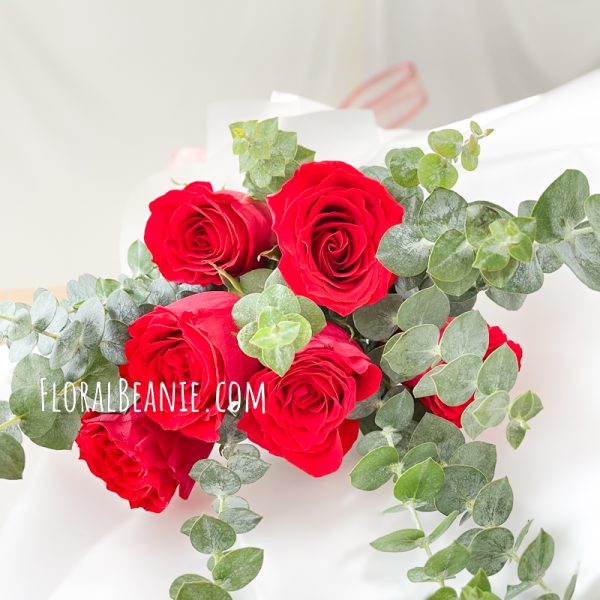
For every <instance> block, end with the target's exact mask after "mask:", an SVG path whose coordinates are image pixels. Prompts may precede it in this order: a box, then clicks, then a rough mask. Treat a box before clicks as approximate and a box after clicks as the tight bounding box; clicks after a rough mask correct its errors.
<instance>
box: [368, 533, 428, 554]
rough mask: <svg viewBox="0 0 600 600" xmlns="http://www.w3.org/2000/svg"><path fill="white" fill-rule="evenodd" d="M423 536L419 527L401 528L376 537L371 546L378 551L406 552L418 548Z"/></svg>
mask: <svg viewBox="0 0 600 600" xmlns="http://www.w3.org/2000/svg"><path fill="white" fill-rule="evenodd" d="M424 536H425V534H424V532H423V531H421V530H420V529H401V530H399V531H394V532H393V533H388V534H387V535H384V536H382V537H380V538H377V539H376V540H375V541H373V542H371V546H373V548H375V550H379V551H380V552H408V551H409V550H414V549H415V548H418V547H419V542H420V540H422V539H423V537H424Z"/></svg>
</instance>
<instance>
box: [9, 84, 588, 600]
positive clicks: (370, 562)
mask: <svg viewBox="0 0 600 600" xmlns="http://www.w3.org/2000/svg"><path fill="white" fill-rule="evenodd" d="M598 106H600V72H596V73H593V74H591V75H589V76H587V77H584V78H582V79H579V80H577V81H575V82H573V83H571V84H569V85H567V86H564V87H562V88H560V89H558V90H556V91H553V92H550V93H548V94H545V95H544V96H541V97H537V98H533V99H529V100H526V101H523V102H521V103H515V104H513V105H510V106H507V107H500V108H498V109H496V110H492V111H488V112H486V113H484V114H482V115H477V116H476V120H477V121H478V122H480V123H481V125H482V126H484V127H494V128H495V132H494V133H493V135H492V136H491V137H490V138H488V139H486V140H484V142H483V148H482V155H481V162H480V167H479V168H478V170H477V171H476V172H475V173H461V176H460V180H459V184H458V186H457V191H459V192H460V193H462V194H464V195H465V196H466V197H467V198H468V199H469V200H475V199H483V198H485V199H487V200H491V201H495V202H499V203H501V204H503V205H505V206H506V207H507V208H510V209H516V207H517V205H518V203H519V201H521V200H524V199H533V198H537V197H539V195H540V193H541V192H542V191H543V190H544V189H545V187H546V186H547V185H548V184H549V183H550V182H551V181H552V180H553V179H554V178H555V177H557V176H558V175H559V174H560V173H562V171H563V170H564V169H565V168H568V167H569V168H579V169H582V170H583V171H584V172H586V174H587V175H588V177H589V178H590V183H591V186H592V189H593V190H595V191H600V140H598V131H600V111H598ZM275 115H279V116H280V117H281V126H282V128H284V129H291V130H295V131H298V134H299V140H300V141H301V143H303V144H305V145H307V146H310V147H312V148H314V149H316V150H317V158H319V159H324V158H328V159H334V158H335V159H342V160H346V161H348V162H351V163H353V164H355V165H357V166H358V165H361V164H376V163H381V162H382V161H383V157H384V156H385V152H386V150H387V149H389V148H392V147H394V146H397V145H413V144H414V145H421V146H424V144H425V140H426V133H425V132H408V131H392V132H390V131H381V130H378V129H377V128H376V126H375V123H374V120H373V118H372V116H371V115H370V114H369V113H365V112H361V111H353V112H340V111H336V110H331V109H328V108H327V107H323V106H321V105H318V104H316V103H314V102H311V101H309V100H305V99H302V98H297V97H294V96H288V95H281V94H275V95H274V96H273V98H272V101H271V102H269V103H257V104H255V105H252V106H250V105H236V104H230V105H220V106H215V107H213V108H211V110H210V111H209V124H210V131H209V137H208V140H209V145H208V148H207V160H206V161H204V162H202V163H195V164H188V165H186V166H180V167H177V168H174V169H171V170H170V171H169V170H167V171H165V172H163V173H160V174H158V175H156V176H154V177H153V178H151V179H149V180H148V181H146V182H144V183H143V184H142V185H141V186H140V188H139V190H138V192H137V194H136V196H135V197H134V198H133V199H132V201H131V203H130V204H129V206H128V207H127V208H126V216H125V219H124V223H123V236H122V237H123V249H124V250H125V249H126V247H127V245H128V244H129V243H130V241H131V240H133V239H135V238H136V237H141V235H142V234H143V227H144V223H145V220H146V218H147V204H148V202H149V201H150V200H151V199H153V198H154V197H156V196H157V195H159V194H160V193H162V192H164V191H166V190H167V189H169V187H171V182H170V179H169V178H170V177H171V176H172V177H173V178H174V179H176V180H178V181H191V180H193V179H199V178H202V179H208V180H211V181H212V182H213V184H214V185H215V186H216V187H220V186H221V185H226V186H228V187H239V184H240V181H239V177H235V173H236V171H237V165H236V163H235V159H233V158H232V157H231V156H230V155H229V132H228V130H227V124H228V123H229V122H232V121H235V120H240V119H247V118H265V117H267V116H275ZM461 126H462V128H464V129H466V128H467V127H468V122H467V121H465V123H463V124H461ZM478 308H479V309H480V310H481V311H482V313H483V315H484V316H485V317H486V319H487V320H488V321H489V322H491V323H495V324H498V325H501V326H502V327H503V328H504V329H505V331H506V332H507V333H508V334H509V336H510V337H511V338H512V339H515V340H516V341H518V342H520V343H521V345H522V346H523V349H524V359H523V369H522V371H521V375H520V377H519V380H518V384H517V386H518V389H519V390H526V389H529V388H531V389H534V390H535V391H536V392H537V393H539V395H540V396H541V398H542V401H543V402H544V405H545V410H544V411H543V412H542V413H541V414H540V415H539V416H538V417H536V419H535V420H534V421H533V422H532V425H533V429H532V431H530V432H529V433H528V435H527V437H526V439H525V441H524V443H523V445H522V447H521V448H520V449H519V450H518V451H516V452H515V451H513V450H512V449H511V448H510V447H509V446H508V444H507V443H506V441H505V440H504V439H503V431H502V429H498V430H497V431H492V432H488V434H487V438H486V439H488V440H490V441H493V442H495V443H497V444H498V454H499V457H498V458H499V460H498V469H497V475H498V476H502V475H508V477H509V479H510V481H511V484H512V486H513V488H514V491H515V508H514V512H513V515H512V516H511V518H510V520H509V523H508V526H509V527H511V528H512V529H513V530H515V531H516V530H518V529H520V527H521V526H522V525H523V524H524V523H525V521H526V520H527V519H528V518H530V517H535V519H536V521H535V523H534V525H533V527H532V532H535V531H536V530H537V528H539V527H544V528H545V529H547V530H548V531H549V532H550V533H551V534H552V535H553V536H554V538H555V540H556V558H555V564H554V565H553V568H552V569H551V571H550V573H549V575H548V576H547V578H546V581H547V583H548V584H549V586H550V587H552V588H553V589H555V590H556V591H562V589H563V588H564V586H566V583H567V581H568V579H569V578H570V576H571V574H572V573H573V572H574V570H576V569H577V568H578V567H579V570H580V584H579V586H578V592H577V593H576V596H575V597H576V598H581V599H582V600H583V599H585V600H592V599H593V598H596V597H598V591H597V590H598V589H599V588H600V572H599V571H598V568H597V559H598V556H600V515H599V513H598V509H597V507H598V505H599V503H600V502H599V501H600V484H599V483H598V477H597V475H596V473H597V457H598V455H599V453H600V436H599V435H598V424H599V423H600V394H599V392H598V386H597V370H598V364H599V359H600V342H599V340H600V335H599V334H600V294H598V293H594V292H592V291H590V290H588V289H587V288H585V287H584V286H583V284H581V283H579V282H578V281H577V280H576V279H575V277H574V276H573V275H572V274H571V273H570V272H569V271H568V270H567V269H566V268H563V269H561V270H560V271H559V272H557V273H555V274H553V275H550V276H547V278H546V283H545V285H544V288H543V289H542V290H541V291H540V292H538V293H537V294H534V295H533V296H531V297H530V298H528V299H527V301H526V303H525V306H524V307H523V309H522V310H520V311H518V312H516V313H508V312H506V311H505V310H503V309H501V308H499V307H497V306H495V305H493V304H492V303H491V302H489V301H488V300H487V299H486V298H482V299H481V301H480V302H479V305H478ZM1 360H2V367H1V368H2V374H3V378H4V380H6V377H7V375H6V369H7V367H6V364H7V363H6V356H5V355H2V359H1ZM0 391H4V393H5V394H6V390H2V389H0ZM26 445H27V458H28V467H27V471H26V474H25V480H24V481H23V482H0V510H1V512H0V527H1V530H0V582H1V583H0V586H1V587H0V589H1V590H2V598H4V597H6V598H10V599H11V600H38V599H48V600H79V599H80V598H81V597H85V598H86V599H87V600H106V599H107V598H110V599H111V600H125V599H127V600H130V599H131V598H144V599H145V600H164V599H165V598H166V597H167V589H168V586H169V584H170V582H171V580H172V579H173V578H174V577H175V576H177V575H178V574H181V573H184V572H200V573H202V572H203V568H204V562H205V561H204V558H203V557H202V556H201V555H199V554H197V553H196V552H195V551H194V550H193V549H192V548H191V546H190V545H189V542H188V540H187V538H185V537H184V536H183V535H181V534H179V533H178V529H179V526H180V525H181V523H182V522H183V521H184V520H185V519H186V518H187V517H189V516H191V515H193V514H198V513H201V512H202V511H203V510H205V509H206V508H207V505H208V499H207V498H206V497H205V496H203V494H202V493H201V492H200V491H199V490H195V491H194V493H193V494H192V496H191V499H190V500H189V501H188V502H183V501H180V500H179V499H175V500H174V501H173V503H172V505H171V506H170V507H169V508H168V509H167V511H166V512H165V513H163V514H161V515H153V514H147V513H144V512H142V511H130V510H129V508H128V506H127V504H126V503H125V502H124V501H122V500H120V499H119V498H118V497H117V496H115V495H114V494H111V493H108V492H106V491H105V490H104V489H103V485H102V482H101V481H99V480H97V479H96V478H94V477H93V476H92V475H91V474H90V473H89V472H88V471H87V468H86V466H85V464H83V463H82V462H80V461H77V460H76V459H77V453H76V451H73V452H71V453H69V452H65V453H56V452H51V451H45V450H43V449H38V448H36V447H34V446H33V445H32V444H30V443H26ZM269 460H270V462H272V468H271V469H270V471H269V472H268V474H267V475H266V476H265V478H264V479H263V480H261V481H260V482H259V483H257V484H254V485H253V486H248V488H247V489H246V488H245V489H244V490H243V495H244V496H245V497H246V498H247V499H248V500H249V501H250V503H251V506H252V508H253V509H254V510H256V511H257V512H258V513H260V514H262V515H264V517H265V518H264V520H263V522H262V523H261V524H260V525H259V527H258V528H257V529H255V530H254V531H253V532H251V533H249V534H247V535H245V536H243V538H244V539H243V540H241V541H242V543H244V544H248V545H257V546H261V547H264V548H265V566H264V568H263V571H262V572H261V574H260V576H259V578H258V579H257V580H256V581H255V582H253V583H252V584H251V585H250V586H249V587H248V588H247V589H246V590H244V591H242V592H239V593H236V596H235V597H236V598H237V599H239V600H282V599H285V600H325V599H329V598H344V599H345V600H364V598H376V599H377V600H397V599H398V598H403V599H415V600H419V599H421V598H425V597H426V596H427V595H428V593H431V589H430V588H429V587H428V586H418V585H415V584H411V583H409V582H408V581H407V579H406V576H405V572H406V570H407V569H408V568H410V567H413V566H417V565H420V564H423V562H424V559H425V557H424V556H423V555H420V554H419V553H418V552H411V553H408V554H383V553H379V552H376V551H375V550H373V549H371V548H370V547H369V545H368V542H369V541H371V540H373V539H374V538H376V537H378V536H380V535H383V534H385V533H388V532H390V531H392V530H394V529H400V528H403V527H410V526H411V525H410V523H409V522H408V521H407V520H406V516H405V515H403V514H402V513H399V514H395V515H385V516H384V515H382V514H381V512H382V510H383V509H385V508H387V507H388V506H389V505H391V504H392V503H393V498H392V495H391V493H390V491H389V489H388V488H386V489H385V490H379V491H378V492H376V493H366V492H360V491H357V490H354V489H353V488H352V487H351V486H350V482H349V479H348V472H349V471H350V469H351V467H352V465H353V464H354V463H355V462H356V460H357V455H356V453H354V452H351V453H350V454H349V456H348V457H347V458H346V461H345V463H344V466H343V467H342V469H341V470H340V471H339V472H338V473H336V474H334V475H331V476H329V477H326V478H323V479H318V480H316V479H312V478H311V477H309V476H307V475H305V474H304V473H302V472H300V471H299V470H297V469H295V468H294V467H292V466H290V465H288V464H286V463H284V462H283V461H281V460H279V459H276V458H272V459H269ZM425 517H426V518H425V519H424V521H425V524H426V527H427V526H430V524H431V519H430V518H428V517H431V515H425ZM455 527H456V526H455ZM455 527H453V528H452V529H451V532H453V531H454V529H455ZM451 535H452V534H450V536H448V535H447V536H446V539H447V540H449V539H451ZM443 543H444V542H443V540H442V541H441V542H439V546H438V547H440V548H441V547H443ZM463 579H464V578H463ZM496 581H498V582H499V583H503V584H506V583H515V582H516V581H517V578H516V574H515V570H514V568H513V567H509V568H507V569H505V571H503V573H502V574H500V575H498V576H497V577H496ZM527 597H528V596H526V595H525V596H524V598H527ZM531 597H535V595H534V596H531Z"/></svg>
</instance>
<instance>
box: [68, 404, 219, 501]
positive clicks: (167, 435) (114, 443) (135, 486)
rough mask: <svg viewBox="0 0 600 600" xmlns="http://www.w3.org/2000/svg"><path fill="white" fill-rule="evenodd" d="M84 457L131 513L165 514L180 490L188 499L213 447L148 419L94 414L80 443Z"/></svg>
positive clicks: (89, 414) (85, 424)
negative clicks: (198, 467)
mask: <svg viewBox="0 0 600 600" xmlns="http://www.w3.org/2000/svg"><path fill="white" fill-rule="evenodd" d="M75 441H76V442H77V445H78V446H79V451H80V455H79V457H80V458H81V459H82V460H84V461H85V462H86V463H87V464H88V467H89V469H90V471H91V472H92V473H93V474H94V475H96V477H99V478H100V479H103V480H104V481H105V482H106V487H107V488H108V489H109V490H110V491H111V492H115V493H116V494H118V495H119V496H121V498H125V500H129V504H130V505H131V508H143V509H145V510H147V511H150V512H161V511H163V510H164V509H165V508H166V507H167V505H168V504H169V502H170V500H171V498H172V497H173V494H174V493H175V491H176V489H177V487H178V486H179V495H180V496H181V497H182V498H187V497H188V496H189V495H190V492H191V490H192V487H193V485H194V481H193V480H192V479H191V478H190V476H189V475H188V473H189V472H190V469H191V468H192V466H193V465H194V463H195V462H197V461H199V460H201V459H203V458H206V457H207V456H208V455H209V454H210V451H211V448H212V444H207V443H205V442H201V441H199V440H193V439H190V438H186V437H185V436H183V435H181V434H180V433H177V432H173V431H165V430H164V429H162V428H161V427H160V426H159V425H157V424H156V423H155V422H154V421H152V420H151V419H149V418H148V417H147V416H146V415H145V414H143V413H139V412H134V411H133V410H132V409H130V410H129V412H127V413H124V414H111V413H104V414H101V413H96V412H93V411H88V412H87V413H85V415H83V417H82V419H81V430H80V431H79V434H78V436H77V439H76V440H75Z"/></svg>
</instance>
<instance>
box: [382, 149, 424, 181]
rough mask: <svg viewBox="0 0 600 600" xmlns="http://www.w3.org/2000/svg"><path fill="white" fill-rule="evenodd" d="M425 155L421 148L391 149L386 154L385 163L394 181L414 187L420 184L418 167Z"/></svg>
mask: <svg viewBox="0 0 600 600" xmlns="http://www.w3.org/2000/svg"><path fill="white" fill-rule="evenodd" d="M423 155H424V153H423V150H421V149H420V148H402V149H399V150H390V151H389V152H388V153H387V154H386V156H385V164H386V165H387V167H388V169H389V170H390V173H391V175H392V177H393V178H394V181H396V182H397V183H398V184H400V185H401V186H403V187H414V186H416V185H418V184H419V177H418V174H417V168H418V166H419V161H420V160H421V158H422V157H423Z"/></svg>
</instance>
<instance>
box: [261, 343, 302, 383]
mask: <svg viewBox="0 0 600 600" xmlns="http://www.w3.org/2000/svg"><path fill="white" fill-rule="evenodd" d="M295 355H296V352H295V350H294V346H293V345H292V344H287V345H284V346H278V347H276V348H273V349H264V350H263V351H262V354H261V362H262V363H263V364H264V365H265V366H266V367H269V369H271V370H272V371H275V373H277V375H279V376H280V377H283V376H284V375H285V374H286V373H287V371H288V369H289V368H290V367H291V366H292V363H293V362H294V356H295Z"/></svg>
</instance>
